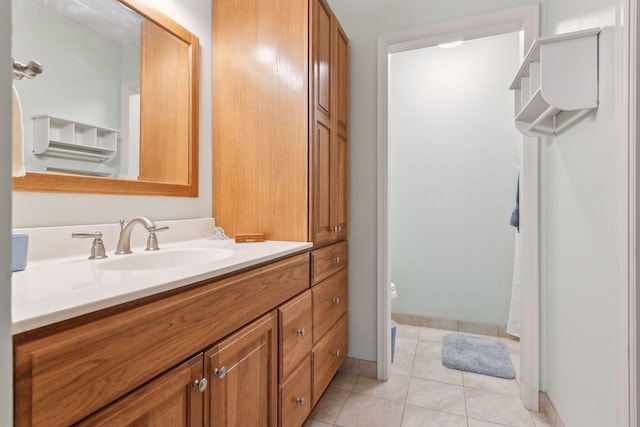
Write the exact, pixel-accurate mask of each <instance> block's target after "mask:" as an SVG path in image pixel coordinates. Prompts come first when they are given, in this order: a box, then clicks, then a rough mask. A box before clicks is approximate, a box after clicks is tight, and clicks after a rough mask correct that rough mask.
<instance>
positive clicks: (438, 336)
mask: <svg viewBox="0 0 640 427" xmlns="http://www.w3.org/2000/svg"><path fill="white" fill-rule="evenodd" d="M455 333H456V332H453V331H448V330H446V329H434V328H422V329H420V341H439V342H442V338H443V337H444V336H445V335H449V334H455Z"/></svg>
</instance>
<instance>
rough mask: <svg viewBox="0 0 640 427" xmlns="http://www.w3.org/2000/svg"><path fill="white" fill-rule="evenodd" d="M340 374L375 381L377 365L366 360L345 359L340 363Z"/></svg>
mask: <svg viewBox="0 0 640 427" xmlns="http://www.w3.org/2000/svg"><path fill="white" fill-rule="evenodd" d="M340 372H344V373H347V374H353V375H360V376H361V377H368V378H373V379H377V377H378V364H377V363H376V362H370V361H368V360H362V359H356V358H353V357H347V358H346V359H344V362H342V366H341V367H340Z"/></svg>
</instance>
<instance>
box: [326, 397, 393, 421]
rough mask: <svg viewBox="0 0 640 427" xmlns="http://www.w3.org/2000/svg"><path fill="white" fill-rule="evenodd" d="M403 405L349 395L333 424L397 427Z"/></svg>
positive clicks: (375, 398)
mask: <svg viewBox="0 0 640 427" xmlns="http://www.w3.org/2000/svg"><path fill="white" fill-rule="evenodd" d="M403 409H404V404H402V403H400V402H393V401H391V400H386V399H380V398H377V397H373V396H366V395H364V394H358V393H351V395H350V396H349V398H348V399H347V402H346V403H345V405H344V408H343V409H342V412H340V415H339V416H338V419H337V420H336V422H335V424H336V425H338V426H341V427H362V426H367V427H399V426H400V422H401V420H402V411H403Z"/></svg>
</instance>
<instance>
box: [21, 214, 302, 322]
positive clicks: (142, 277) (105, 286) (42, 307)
mask: <svg viewBox="0 0 640 427" xmlns="http://www.w3.org/2000/svg"><path fill="white" fill-rule="evenodd" d="M187 221H188V220H187ZM192 221H194V224H195V226H196V227H197V228H198V230H199V232H198V233H197V234H200V233H203V234H204V235H203V237H200V238H195V239H194V238H193V232H192V233H191V235H190V240H184V241H172V242H166V243H163V242H162V241H161V242H160V248H161V252H162V250H165V252H166V253H169V252H171V251H175V252H176V253H179V252H181V251H184V250H197V249H207V248H209V249H224V250H228V251H232V252H233V254H232V255H231V256H228V257H226V258H223V259H217V260H212V261H210V262H207V261H206V260H202V262H198V263H189V264H188V265H176V266H174V267H169V268H161V269H135V268H131V266H128V267H129V268H127V269H122V270H119V269H107V268H104V266H101V265H102V264H106V265H108V263H110V262H111V263H113V261H114V260H117V259H124V258H126V257H132V256H137V257H140V259H142V257H144V255H145V252H144V246H143V245H142V246H137V247H134V248H133V251H134V254H132V255H113V249H114V247H113V246H112V247H110V248H109V247H107V254H108V255H109V258H106V259H102V260H89V259H87V256H86V255H87V254H86V253H85V252H86V251H87V250H88V248H82V249H83V251H82V253H77V254H73V255H67V256H65V257H61V258H40V259H38V260H33V261H32V260H31V259H32V257H31V254H30V257H29V258H30V261H29V265H28V267H27V269H26V270H24V271H21V272H17V273H14V274H13V278H12V318H13V333H14V334H18V333H21V332H25V331H28V330H30V329H34V328H38V327H41V326H45V325H48V324H51V323H55V322H59V321H62V320H66V319H70V318H73V317H76V316H80V315H83V314H87V313H90V312H93V311H96V310H101V309H104V308H108V307H111V306H115V305H117V304H122V303H125V302H129V301H133V300H136V299H139V298H144V297H147V296H150V295H154V294H157V293H160V292H165V291H168V290H172V289H176V288H179V287H181V286H185V285H189V284H192V283H196V282H199V281H203V280H208V279H212V278H215V277H218V276H222V275H224V274H228V273H231V272H233V271H237V270H240V269H243V268H247V267H251V266H254V265H257V264H260V263H263V262H266V261H271V260H274V259H277V258H280V257H282V256H285V255H290V254H293V253H296V252H300V251H304V250H306V249H308V248H310V247H311V246H312V244H311V243H309V242H281V241H266V242H263V243H256V244H251V245H247V244H237V243H235V242H234V241H233V240H217V241H214V240H211V238H210V237H209V236H210V235H211V231H212V229H213V228H212V227H215V223H214V222H213V220H212V219H208V222H209V224H210V226H209V227H203V224H202V221H203V220H201V219H200V220H192ZM156 223H157V224H158V225H164V224H172V223H175V221H174V222H165V223H163V222H162V221H156ZM182 225H184V224H182ZM96 227H100V226H84V227H69V228H68V230H65V232H62V231H61V230H59V229H60V228H64V227H56V229H58V230H56V231H55V233H54V234H56V235H64V236H68V241H69V242H71V244H76V243H77V240H75V239H71V238H70V235H71V230H72V229H73V231H76V230H77V229H78V228H86V229H89V230H93V228H96ZM43 230H45V229H43ZM20 231H21V232H27V233H28V234H30V235H31V236H32V242H33V240H36V241H37V240H38V231H37V229H21V230H20ZM48 231H49V232H51V231H52V230H48ZM186 234H187V235H188V234H189V233H186ZM34 235H35V237H36V239H33V236H34ZM163 235H164V233H163ZM171 240H173V239H171ZM59 243H60V242H59ZM62 243H64V242H62ZM85 243H86V242H85ZM85 246H86V245H85ZM132 246H133V245H132ZM36 251H37V249H36ZM30 252H31V248H30ZM212 252H213V251H212ZM146 255H149V256H153V253H147V254H146ZM121 257H122V258H121Z"/></svg>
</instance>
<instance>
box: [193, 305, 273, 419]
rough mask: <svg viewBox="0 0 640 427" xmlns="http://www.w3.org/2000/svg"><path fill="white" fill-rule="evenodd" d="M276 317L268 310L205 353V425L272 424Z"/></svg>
mask: <svg viewBox="0 0 640 427" xmlns="http://www.w3.org/2000/svg"><path fill="white" fill-rule="evenodd" d="M277 318H278V317H277V315H276V312H275V311H274V312H271V313H269V314H267V315H265V316H263V317H262V318H260V319H259V320H257V321H255V322H253V323H252V324H250V325H249V326H247V327H245V328H243V329H242V330H240V331H239V332H237V333H234V334H233V335H232V336H230V337H229V338H227V339H225V340H224V341H222V342H220V343H219V344H217V345H216V346H215V347H213V348H212V349H211V350H209V351H207V352H206V353H205V374H206V375H207V377H208V378H210V380H211V383H210V384H211V386H210V387H209V388H207V391H206V392H205V400H206V402H207V403H206V407H205V425H208V426H255V427H261V426H264V427H267V426H272V427H275V425H276V422H277V406H276V405H277V402H276V393H277V383H276V381H277V379H276V369H277V365H276V357H277V350H276V345H277V341H276V334H277ZM223 372H224V373H223Z"/></svg>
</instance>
